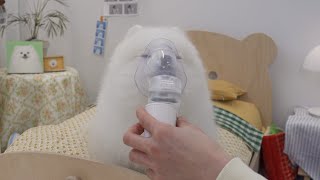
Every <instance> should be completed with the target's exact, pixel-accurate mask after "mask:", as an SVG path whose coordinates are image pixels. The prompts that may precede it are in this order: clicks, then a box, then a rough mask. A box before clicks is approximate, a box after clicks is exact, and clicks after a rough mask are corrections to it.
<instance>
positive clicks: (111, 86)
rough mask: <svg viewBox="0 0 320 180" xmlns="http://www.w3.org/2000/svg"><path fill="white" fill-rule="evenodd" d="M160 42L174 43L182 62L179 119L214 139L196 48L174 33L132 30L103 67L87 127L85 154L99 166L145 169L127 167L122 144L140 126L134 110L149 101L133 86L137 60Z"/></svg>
mask: <svg viewBox="0 0 320 180" xmlns="http://www.w3.org/2000/svg"><path fill="white" fill-rule="evenodd" d="M158 38H165V39H169V40H170V41H172V42H173V43H174V44H175V46H176V48H177V50H178V51H179V55H180V56H181V57H182V59H183V66H184V69H185V72H186V75H187V78H188V82H187V86H186V89H185V91H184V94H183V97H182V100H181V109H180V113H181V115H182V116H184V117H185V118H187V119H188V120H189V121H190V122H191V123H193V124H195V125H196V126H198V127H200V128H201V129H202V130H203V131H204V132H205V133H206V134H207V135H209V136H210V137H212V138H215V135H216V128H215V121H214V119H213V117H214V116H213V110H212V105H211V102H210V94H209V91H208V85H207V77H206V73H205V70H204V67H203V64H202V61H201V59H200V57H199V54H198V52H197V50H196V48H195V47H194V46H193V44H192V43H191V42H190V40H189V39H188V38H187V36H186V35H185V33H184V32H183V31H181V30H179V29H178V28H151V27H150V28H149V27H148V28H147V27H141V26H134V27H132V28H131V29H130V30H129V32H128V33H127V35H126V37H125V38H124V40H123V41H122V42H121V43H120V44H119V45H118V47H117V48H116V49H115V52H114V54H113V56H112V58H111V60H110V63H109V64H108V66H107V68H106V71H105V74H104V77H103V82H102V89H101V91H100V94H99V97H98V106H97V113H96V116H95V118H94V119H93V120H92V121H91V122H90V124H89V140H88V141H89V152H90V155H91V156H92V157H93V158H95V159H97V160H98V161H101V162H104V163H113V164H116V165H120V166H124V167H127V168H130V169H134V170H138V171H142V170H143V169H142V167H139V166H137V165H135V164H133V163H132V162H130V160H129V152H130V150H131V148H130V147H128V146H126V145H125V144H123V141H122V139H123V135H124V133H125V132H126V131H127V130H128V128H129V127H130V126H132V125H133V124H135V123H137V122H138V120H137V118H136V114H135V111H136V109H137V108H138V107H139V106H144V105H146V104H147V98H146V97H144V96H143V95H141V94H140V92H139V90H138V89H137V87H136V85H135V81H134V75H135V72H136V69H137V66H138V58H137V57H138V56H140V55H142V54H143V52H144V51H145V49H146V47H147V45H148V44H149V43H150V42H151V41H152V40H154V39H158Z"/></svg>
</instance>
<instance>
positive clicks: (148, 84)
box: [135, 39, 187, 137]
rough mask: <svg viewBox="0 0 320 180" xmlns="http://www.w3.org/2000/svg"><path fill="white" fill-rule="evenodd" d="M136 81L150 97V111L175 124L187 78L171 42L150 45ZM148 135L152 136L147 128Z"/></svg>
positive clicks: (160, 119)
mask: <svg viewBox="0 0 320 180" xmlns="http://www.w3.org/2000/svg"><path fill="white" fill-rule="evenodd" d="M135 81H136V84H137V87H138V89H139V90H140V91H141V92H142V93H143V94H144V95H145V96H147V97H148V104H147V105H146V111H147V112H148V113H149V114H151V115H152V116H153V117H154V118H155V119H157V120H158V121H161V122H164V123H167V124H170V125H172V126H175V125H176V119H177V114H178V112H179V109H180V103H181V95H182V93H183V90H184V88H185V86H186V82H187V78H186V75H185V72H184V69H183V65H182V60H181V58H180V56H179V55H178V52H177V50H176V48H175V46H174V44H173V43H172V42H171V41H169V40H167V39H155V40H153V41H152V42H151V43H150V44H149V45H148V47H147V49H146V51H145V53H144V54H143V55H142V57H141V62H140V65H139V66H138V69H137V71H136V75H135ZM144 136H145V137H150V136H151V135H150V133H149V132H147V131H145V133H144Z"/></svg>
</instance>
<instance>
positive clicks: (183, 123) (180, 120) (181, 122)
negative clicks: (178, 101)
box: [177, 117, 191, 127]
mask: <svg viewBox="0 0 320 180" xmlns="http://www.w3.org/2000/svg"><path fill="white" fill-rule="evenodd" d="M190 125H191V124H190V123H189V122H188V121H187V120H186V119H185V118H184V117H179V118H178V120H177V127H186V126H190Z"/></svg>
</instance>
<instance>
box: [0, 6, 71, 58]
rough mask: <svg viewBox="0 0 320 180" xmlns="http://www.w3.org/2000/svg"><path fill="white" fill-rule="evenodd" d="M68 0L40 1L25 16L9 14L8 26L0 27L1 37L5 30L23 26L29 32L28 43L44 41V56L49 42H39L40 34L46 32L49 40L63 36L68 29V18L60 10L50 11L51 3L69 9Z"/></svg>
mask: <svg viewBox="0 0 320 180" xmlns="http://www.w3.org/2000/svg"><path fill="white" fill-rule="evenodd" d="M66 1H67V0H38V1H37V2H36V3H35V4H34V6H33V8H32V9H31V10H30V12H27V13H25V14H23V15H14V14H9V15H8V19H7V25H5V26H1V27H0V33H1V36H3V34H4V32H5V30H6V29H7V28H8V27H10V26H12V25H17V24H20V25H23V26H24V27H26V29H27V30H28V31H29V36H30V37H29V38H28V39H26V41H42V42H43V49H44V52H43V54H44V55H46V54H47V49H48V47H49V42H48V41H44V40H39V39H38V38H39V32H40V31H44V32H45V33H46V35H47V37H48V38H54V37H57V36H63V34H64V32H65V31H66V29H67V23H68V22H69V20H68V17H67V16H66V15H65V14H64V13H62V12H61V11H59V10H48V5H49V4H50V3H57V4H60V5H62V6H64V7H67V6H68V5H67V2H66Z"/></svg>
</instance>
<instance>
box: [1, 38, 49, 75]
mask: <svg viewBox="0 0 320 180" xmlns="http://www.w3.org/2000/svg"><path fill="white" fill-rule="evenodd" d="M6 59H7V63H6V66H7V72H8V73H9V74H33V73H43V72H44V67H43V43H42V42H41V41H8V42H7V43H6Z"/></svg>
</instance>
